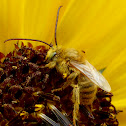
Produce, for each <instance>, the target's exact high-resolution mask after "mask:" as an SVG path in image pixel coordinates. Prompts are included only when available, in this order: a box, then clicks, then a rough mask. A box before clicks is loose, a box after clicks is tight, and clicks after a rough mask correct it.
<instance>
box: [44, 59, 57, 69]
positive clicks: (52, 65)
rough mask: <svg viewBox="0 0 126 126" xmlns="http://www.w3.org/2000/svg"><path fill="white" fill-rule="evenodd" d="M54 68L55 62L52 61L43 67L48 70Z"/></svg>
mask: <svg viewBox="0 0 126 126" xmlns="http://www.w3.org/2000/svg"><path fill="white" fill-rule="evenodd" d="M55 66H56V62H55V61H52V62H49V63H48V64H46V65H45V67H48V68H49V69H53V68H54V67H55Z"/></svg>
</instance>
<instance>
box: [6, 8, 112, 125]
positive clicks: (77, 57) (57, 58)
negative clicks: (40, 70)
mask: <svg viewBox="0 0 126 126" xmlns="http://www.w3.org/2000/svg"><path fill="white" fill-rule="evenodd" d="M61 7H62V6H60V7H59V9H58V12H57V18H56V25H55V44H56V45H55V46H52V45H51V44H48V43H46V42H43V41H40V40H34V39H20V38H19V39H8V40H31V41H39V42H42V43H45V44H46V45H48V46H50V49H49V50H48V52H47V55H46V59H45V60H46V62H47V64H46V66H45V67H48V68H49V69H53V68H55V69H56V70H57V72H59V73H60V74H61V75H62V77H63V78H66V81H65V82H64V84H63V86H62V87H60V88H58V89H53V90H52V92H58V91H63V90H64V89H66V88H67V87H68V86H72V87H73V90H72V101H73V104H74V107H73V125H74V126H76V122H77V120H78V114H79V105H84V106H86V107H88V105H92V103H93V101H94V99H95V98H96V93H97V88H98V87H100V88H101V89H103V90H104V91H107V92H110V91H111V87H110V85H109V83H108V81H107V80H106V79H105V78H104V76H103V75H102V74H101V73H100V72H99V71H97V70H96V69H95V68H94V66H92V65H91V64H90V63H89V62H88V61H87V60H86V59H85V56H84V55H83V54H81V53H82V52H79V51H77V50H75V49H66V48H63V47H59V46H57V40H56V30H57V23H58V16H59V10H60V8H61ZM8 40H6V41H8Z"/></svg>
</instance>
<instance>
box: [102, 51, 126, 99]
mask: <svg viewBox="0 0 126 126" xmlns="http://www.w3.org/2000/svg"><path fill="white" fill-rule="evenodd" d="M125 56H126V49H125V50H123V51H122V52H121V53H119V54H118V55H117V56H116V57H115V59H114V60H113V61H112V62H111V64H110V65H109V66H108V67H107V68H106V70H105V71H104V72H103V74H104V76H105V77H106V79H107V80H108V81H109V83H110V85H111V87H112V92H113V93H114V97H113V100H119V99H123V98H125V95H126V92H125V90H126V84H125V82H126V58H125ZM121 92H123V93H121ZM124 94H125V95H124Z"/></svg>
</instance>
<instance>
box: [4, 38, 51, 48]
mask: <svg viewBox="0 0 126 126" xmlns="http://www.w3.org/2000/svg"><path fill="white" fill-rule="evenodd" d="M11 40H28V41H37V42H42V43H44V44H46V45H48V46H50V47H52V45H51V44H48V43H46V42H44V41H41V40H36V39H25V38H13V39H7V40H5V41H4V43H5V42H7V41H11Z"/></svg>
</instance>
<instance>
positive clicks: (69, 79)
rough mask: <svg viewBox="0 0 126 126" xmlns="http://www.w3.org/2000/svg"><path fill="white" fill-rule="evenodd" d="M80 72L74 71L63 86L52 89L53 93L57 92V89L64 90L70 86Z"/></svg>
mask: <svg viewBox="0 0 126 126" xmlns="http://www.w3.org/2000/svg"><path fill="white" fill-rule="evenodd" d="M78 74H79V72H73V73H71V74H70V75H69V76H68V77H67V80H66V82H65V83H64V84H63V86H62V87H60V88H57V89H53V90H51V92H52V93H54V92H57V91H63V90H64V89H66V88H67V87H68V86H70V85H71V84H72V83H73V80H75V78H76V77H77V76H78Z"/></svg>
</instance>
